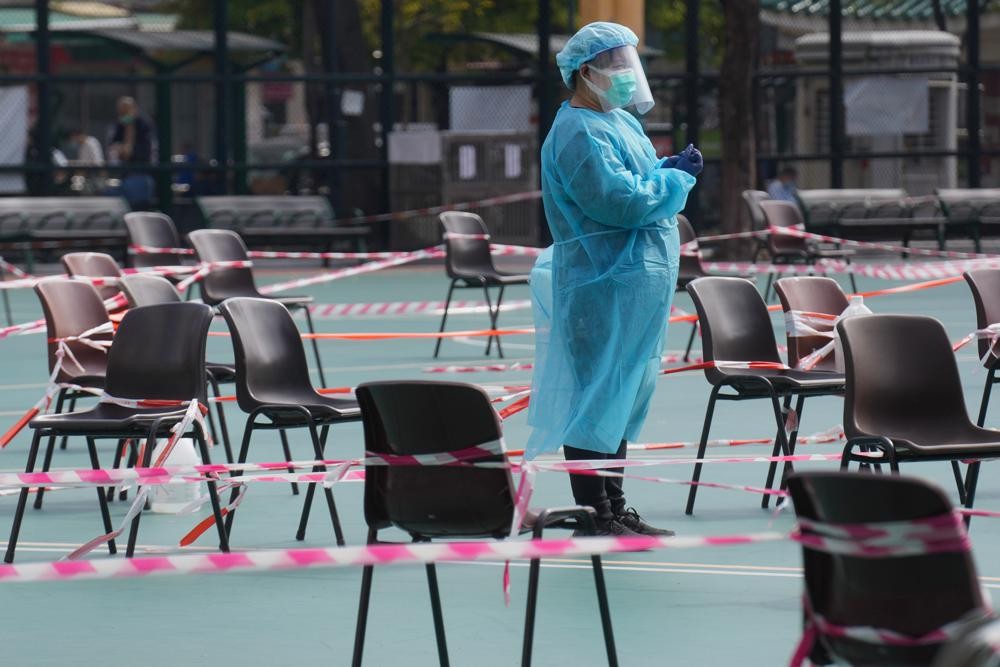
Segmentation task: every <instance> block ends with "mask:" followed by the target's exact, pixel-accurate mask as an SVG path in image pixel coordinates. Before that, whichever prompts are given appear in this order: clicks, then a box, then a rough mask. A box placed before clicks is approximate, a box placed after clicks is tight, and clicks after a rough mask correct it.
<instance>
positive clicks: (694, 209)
mask: <svg viewBox="0 0 1000 667" xmlns="http://www.w3.org/2000/svg"><path fill="white" fill-rule="evenodd" d="M700 9H701V0H687V1H686V4H685V8H684V47H685V49H684V60H685V72H686V74H687V76H686V77H685V80H684V104H685V107H686V108H687V113H686V114H685V117H684V124H685V125H686V132H685V135H686V136H685V143H688V144H694V145H695V146H697V145H698V130H699V129H700V127H701V113H700V109H699V102H698V98H699V92H700V89H701V39H700V35H699V30H700V29H701V20H700V16H699V15H698V13H699V11H700ZM699 190H700V188H699V187H698V186H697V185H695V187H694V190H692V191H691V193H690V194H689V195H688V201H687V206H686V207H685V209H684V214H685V215H686V216H687V217H689V218H690V219H691V221H692V222H693V223H694V224H696V225H697V224H699V222H700V220H701V200H700V198H699Z"/></svg>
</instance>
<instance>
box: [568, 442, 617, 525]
mask: <svg viewBox="0 0 1000 667" xmlns="http://www.w3.org/2000/svg"><path fill="white" fill-rule="evenodd" d="M627 451H628V446H627V444H626V442H625V441H624V440H622V443H621V445H619V446H618V451H617V452H615V453H614V454H605V453H603V452H595V451H593V450H590V449H579V448H577V447H570V446H569V445H565V446H564V447H563V453H564V454H565V456H566V460H567V461H579V460H599V459H624V458H625V454H626V452H627ZM610 470H611V472H616V473H624V472H625V469H624V468H611V469H610ZM623 484H624V480H623V479H622V478H621V477H598V476H596V475H570V476H569V485H570V487H571V488H572V489H573V500H575V501H576V504H577V505H585V506H589V507H593V508H594V509H595V510H597V517H598V518H599V519H605V520H606V519H611V518H612V517H614V516H615V515H616V514H621V513H622V512H624V511H625V490H624V489H623V488H622V487H623Z"/></svg>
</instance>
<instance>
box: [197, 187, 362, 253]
mask: <svg viewBox="0 0 1000 667" xmlns="http://www.w3.org/2000/svg"><path fill="white" fill-rule="evenodd" d="M196 201H197V204H198V209H199V210H200V211H201V215H202V218H203V220H204V222H205V225H206V226H207V227H209V228H212V229H231V230H233V231H235V232H236V233H238V234H239V235H240V236H242V237H243V240H244V242H245V243H246V244H247V245H248V246H250V247H262V246H307V247H310V248H313V247H315V246H316V245H317V244H321V245H322V246H325V248H326V250H330V249H331V248H332V247H333V246H334V244H336V243H338V242H349V243H352V244H353V245H355V246H356V247H357V249H358V250H359V251H364V250H365V249H366V247H367V240H368V237H369V236H370V235H371V227H369V226H368V225H335V224H334V220H335V216H334V214H333V209H332V207H331V206H330V202H329V201H328V200H327V199H326V197H318V196H291V195H286V196H262V195H236V196H218V197H198V198H197V200H196Z"/></svg>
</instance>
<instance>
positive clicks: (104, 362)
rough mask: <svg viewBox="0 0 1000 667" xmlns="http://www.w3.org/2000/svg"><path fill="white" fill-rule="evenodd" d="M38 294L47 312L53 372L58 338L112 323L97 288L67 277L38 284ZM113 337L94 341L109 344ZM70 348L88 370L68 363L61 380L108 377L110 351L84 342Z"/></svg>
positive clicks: (60, 374) (46, 322)
mask: <svg viewBox="0 0 1000 667" xmlns="http://www.w3.org/2000/svg"><path fill="white" fill-rule="evenodd" d="M35 294H37V295H38V300H39V301H41V304H42V311H43V312H44V313H45V330H46V334H45V335H46V336H47V337H48V339H49V341H50V342H49V343H48V355H49V372H50V373H51V372H52V369H54V368H55V365H56V350H58V349H59V343H58V342H55V340H56V339H59V338H69V337H71V336H79V335H80V334H82V333H84V332H85V331H89V330H91V329H94V328H95V327H99V326H101V325H102V324H107V323H109V322H110V320H109V319H108V311H107V309H105V308H104V302H103V301H102V300H101V296H100V295H99V294H98V293H97V290H96V289H95V288H94V286H93V285H89V284H87V283H83V282H79V281H76V280H67V279H66V278H47V279H45V280H42V281H39V282H38V284H36V285H35ZM111 338H112V334H111V333H107V334H98V335H94V336H91V340H95V341H99V340H105V341H108V340H111ZM66 345H67V347H69V350H70V352H72V353H73V356H74V357H76V360H77V361H79V362H80V365H81V366H83V368H84V371H81V370H80V369H79V368H77V366H76V364H74V363H73V362H72V361H69V360H66V361H65V362H63V366H62V370H61V371H60V373H59V376H58V377H57V378H56V380H57V381H59V382H69V381H71V380H72V378H73V377H74V376H79V375H98V376H100V375H104V373H105V370H106V369H107V367H108V355H107V353H106V352H104V351H102V350H98V349H96V348H94V347H91V346H89V345H85V344H83V343H80V342H74V341H70V342H67V343H66Z"/></svg>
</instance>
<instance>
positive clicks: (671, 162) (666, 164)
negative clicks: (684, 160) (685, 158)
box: [660, 155, 681, 169]
mask: <svg viewBox="0 0 1000 667" xmlns="http://www.w3.org/2000/svg"><path fill="white" fill-rule="evenodd" d="M680 159H681V156H680V155H671V156H670V157H668V158H667V159H665V160H664V161H663V164H662V165H660V166H661V167H663V168H664V169H674V168H675V167H676V166H677V161H678V160H680Z"/></svg>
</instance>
